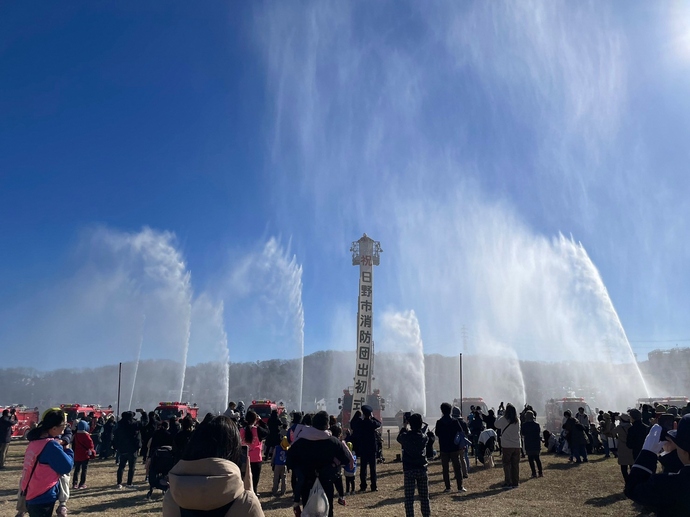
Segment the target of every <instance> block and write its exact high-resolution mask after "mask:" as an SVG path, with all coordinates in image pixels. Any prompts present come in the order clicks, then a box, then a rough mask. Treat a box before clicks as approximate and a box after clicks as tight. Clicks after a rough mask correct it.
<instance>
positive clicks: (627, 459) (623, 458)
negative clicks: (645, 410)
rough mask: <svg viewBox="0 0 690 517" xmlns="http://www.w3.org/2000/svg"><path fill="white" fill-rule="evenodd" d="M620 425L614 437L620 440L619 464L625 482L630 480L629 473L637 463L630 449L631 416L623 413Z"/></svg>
mask: <svg viewBox="0 0 690 517" xmlns="http://www.w3.org/2000/svg"><path fill="white" fill-rule="evenodd" d="M619 418H620V423H619V424H618V425H617V426H616V427H615V428H614V429H613V435H614V436H615V437H616V438H617V439H618V464H619V465H620V467H621V474H623V481H627V480H628V471H629V469H630V467H631V466H632V465H633V464H634V463H635V458H634V457H633V453H632V449H631V448H630V447H628V444H627V441H628V429H630V425H631V424H630V415H628V414H627V413H621V415H620V417H619Z"/></svg>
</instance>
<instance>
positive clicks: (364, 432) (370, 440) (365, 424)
mask: <svg viewBox="0 0 690 517" xmlns="http://www.w3.org/2000/svg"><path fill="white" fill-rule="evenodd" d="M373 411H374V410H373V408H372V407H371V406H369V405H366V404H365V405H364V406H362V421H361V422H360V423H359V425H358V427H357V430H356V431H355V437H356V440H357V442H356V443H357V452H358V454H359V458H360V463H359V466H360V471H359V491H360V492H366V490H367V467H369V477H370V481H371V491H372V492H377V491H378V488H377V486H376V449H377V440H376V438H377V437H376V434H377V433H378V429H379V428H380V427H381V422H379V421H378V420H377V419H376V418H374V416H373V415H372V412H373Z"/></svg>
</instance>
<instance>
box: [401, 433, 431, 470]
mask: <svg viewBox="0 0 690 517" xmlns="http://www.w3.org/2000/svg"><path fill="white" fill-rule="evenodd" d="M425 431H426V430H425ZM397 440H398V443H399V444H400V445H402V463H403V471H406V470H414V469H425V468H426V466H427V461H426V444H427V441H428V440H429V438H427V436H426V432H422V431H410V430H408V429H405V428H403V429H401V430H400V433H398V438H397Z"/></svg>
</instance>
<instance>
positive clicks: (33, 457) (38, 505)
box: [20, 410, 74, 517]
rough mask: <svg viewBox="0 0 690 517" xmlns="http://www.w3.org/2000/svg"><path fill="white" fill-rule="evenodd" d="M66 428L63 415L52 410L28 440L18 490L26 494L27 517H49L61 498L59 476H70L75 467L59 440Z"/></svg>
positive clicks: (72, 456)
mask: <svg viewBox="0 0 690 517" xmlns="http://www.w3.org/2000/svg"><path fill="white" fill-rule="evenodd" d="M66 425H67V424H66V421H65V414H64V413H63V412H62V411H55V410H51V411H48V412H47V413H46V414H45V415H44V416H43V420H41V422H40V423H39V424H38V426H37V427H36V428H35V429H33V430H32V431H31V432H30V433H29V434H28V436H27V438H28V439H29V446H28V447H27V449H26V454H25V457H24V470H23V473H22V480H21V483H20V486H21V489H22V491H24V492H25V493H26V507H27V510H28V512H29V516H30V517H48V516H50V515H52V513H53V509H54V508H55V503H56V502H57V501H58V497H59V495H60V476H62V475H64V474H69V473H70V471H71V470H72V467H73V466H74V452H73V451H72V449H67V448H64V447H63V443H62V440H61V437H62V435H63V434H64V432H65V427H66Z"/></svg>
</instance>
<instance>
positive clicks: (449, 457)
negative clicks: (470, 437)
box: [434, 402, 465, 492]
mask: <svg viewBox="0 0 690 517" xmlns="http://www.w3.org/2000/svg"><path fill="white" fill-rule="evenodd" d="M451 410H452V406H451V405H450V404H449V403H448V402H444V403H443V404H441V414H442V415H443V416H442V417H441V418H440V419H438V420H437V421H436V429H435V430H434V434H436V437H437V438H438V449H439V452H440V455H441V467H442V469H443V483H444V484H445V485H446V488H445V490H444V491H445V492H450V468H449V467H450V463H452V464H453V472H454V473H455V480H456V481H457V485H458V491H462V492H464V491H465V490H464V487H463V486H462V477H463V476H462V469H461V467H460V444H456V443H455V436H456V435H457V433H458V431H462V432H463V434H464V431H463V429H462V427H460V424H459V423H458V421H457V420H454V419H453V418H452V417H451V416H450V412H451Z"/></svg>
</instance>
